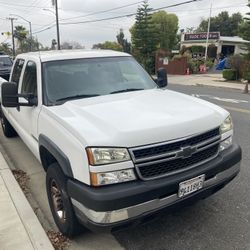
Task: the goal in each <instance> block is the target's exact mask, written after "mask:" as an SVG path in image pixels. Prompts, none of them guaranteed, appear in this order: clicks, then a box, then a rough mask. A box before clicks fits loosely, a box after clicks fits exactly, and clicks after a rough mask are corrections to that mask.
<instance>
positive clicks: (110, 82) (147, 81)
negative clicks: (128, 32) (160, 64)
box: [43, 57, 156, 105]
mask: <svg viewBox="0 0 250 250" xmlns="http://www.w3.org/2000/svg"><path fill="white" fill-rule="evenodd" d="M43 72H44V77H43V79H44V83H45V89H46V91H45V92H46V99H47V102H48V104H50V105H51V104H55V103H60V102H61V101H64V102H65V101H66V100H70V99H79V98H87V97H94V96H99V95H108V94H116V93H121V92H128V91H137V90H144V89H152V88H156V84H155V82H154V81H153V80H152V79H151V77H150V76H149V75H148V74H147V73H146V71H145V70H144V69H143V68H142V67H141V66H140V65H139V64H138V63H137V62H136V61H135V60H134V59H133V58H132V57H109V58H91V59H74V60H65V61H53V62H46V63H44V66H43Z"/></svg>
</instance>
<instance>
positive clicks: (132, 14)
mask: <svg viewBox="0 0 250 250" xmlns="http://www.w3.org/2000/svg"><path fill="white" fill-rule="evenodd" d="M198 1H202V0H189V1H185V2H181V3H177V4H171V5H167V6H163V7H160V8H155V9H151V10H150V12H154V11H158V10H162V9H167V8H172V7H177V6H180V5H184V4H189V3H193V2H198ZM136 13H137V12H134V13H130V14H126V15H120V16H114V17H107V18H101V19H95V20H87V21H79V22H67V23H61V25H70V24H84V23H93V22H101V21H107V20H114V19H120V18H124V17H132V16H135V15H136ZM55 26H56V25H55V24H53V25H51V26H49V27H46V28H44V29H42V30H39V31H36V32H34V34H37V33H41V32H43V31H45V30H49V29H51V28H53V27H55Z"/></svg>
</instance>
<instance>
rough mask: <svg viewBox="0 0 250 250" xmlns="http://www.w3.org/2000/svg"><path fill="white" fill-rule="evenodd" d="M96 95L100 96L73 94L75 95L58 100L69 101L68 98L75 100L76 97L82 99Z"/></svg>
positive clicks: (58, 100)
mask: <svg viewBox="0 0 250 250" xmlns="http://www.w3.org/2000/svg"><path fill="white" fill-rule="evenodd" d="M95 96H99V95H73V96H67V97H63V98H60V99H57V100H56V102H61V101H68V100H74V99H80V98H88V97H95Z"/></svg>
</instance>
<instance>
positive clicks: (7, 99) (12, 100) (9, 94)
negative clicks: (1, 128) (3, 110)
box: [1, 82, 18, 108]
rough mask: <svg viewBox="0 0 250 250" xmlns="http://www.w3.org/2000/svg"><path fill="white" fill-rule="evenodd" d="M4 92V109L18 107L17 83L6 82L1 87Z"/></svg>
mask: <svg viewBox="0 0 250 250" xmlns="http://www.w3.org/2000/svg"><path fill="white" fill-rule="evenodd" d="M1 90H2V105H3V106H4V107H9V108H16V107H18V95H17V93H18V87H17V84H16V83H15V82H5V83H3V84H2V86H1Z"/></svg>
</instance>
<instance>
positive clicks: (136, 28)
mask: <svg viewBox="0 0 250 250" xmlns="http://www.w3.org/2000/svg"><path fill="white" fill-rule="evenodd" d="M151 10H152V9H151V8H149V5H148V2H147V0H144V2H143V4H142V5H141V6H139V7H138V9H137V13H136V17H135V19H136V22H135V24H134V25H133V26H132V27H131V29H130V32H131V40H132V48H133V55H134V56H135V57H136V59H137V60H138V61H139V62H140V63H141V64H142V65H143V66H144V67H145V69H146V70H147V71H148V72H149V73H153V72H154V64H155V52H156V50H157V44H158V43H159V39H157V34H156V31H155V27H154V24H153V22H152V14H150V11H151Z"/></svg>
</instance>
